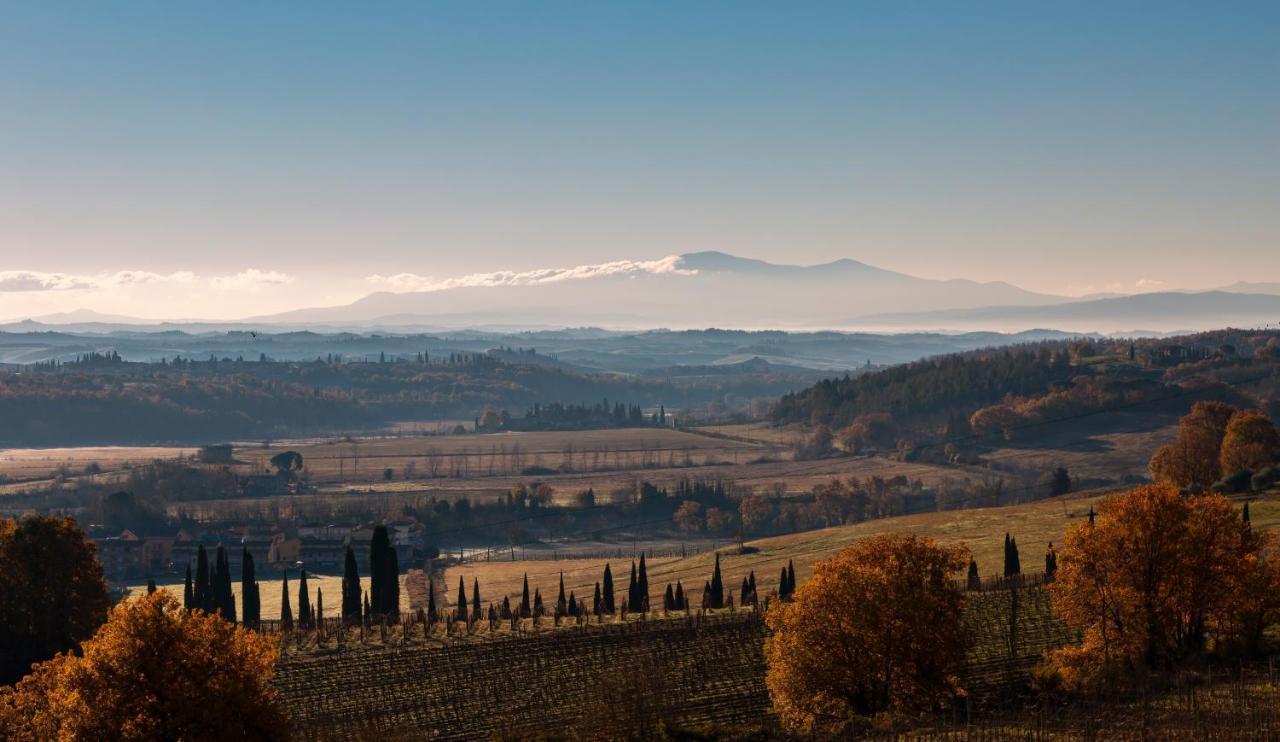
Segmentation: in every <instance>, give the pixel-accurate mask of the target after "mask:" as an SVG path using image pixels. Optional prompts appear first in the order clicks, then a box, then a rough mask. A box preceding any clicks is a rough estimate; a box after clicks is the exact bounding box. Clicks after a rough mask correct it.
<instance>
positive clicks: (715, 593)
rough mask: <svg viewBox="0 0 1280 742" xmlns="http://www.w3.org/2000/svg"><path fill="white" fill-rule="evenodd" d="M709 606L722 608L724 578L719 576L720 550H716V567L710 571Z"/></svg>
mask: <svg viewBox="0 0 1280 742" xmlns="http://www.w3.org/2000/svg"><path fill="white" fill-rule="evenodd" d="M711 607H712V608H717V609H718V608H724V580H723V578H721V576H720V552H718V551H717V552H716V568H715V571H714V572H712V573H711Z"/></svg>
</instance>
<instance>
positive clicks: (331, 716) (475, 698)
mask: <svg viewBox="0 0 1280 742" xmlns="http://www.w3.org/2000/svg"><path fill="white" fill-rule="evenodd" d="M762 639H763V626H762V625H761V623H760V622H759V621H758V620H756V619H755V617H754V616H753V614H750V613H739V614H735V615H730V616H724V617H703V618H690V619H685V620H668V621H651V622H646V623H632V624H607V625H604V626H591V627H584V628H582V629H575V630H572V631H560V632H553V633H549V634H542V635H534V636H531V637H526V638H519V637H513V638H504V639H498V640H493V641H483V642H477V643H469V644H468V643H457V644H452V645H448V646H435V647H432V646H417V647H410V648H405V649H400V650H382V651H372V650H371V651H353V652H346V653H329V654H312V655H309V656H305V657H291V658H289V659H288V660H286V661H284V662H283V663H282V664H281V666H280V668H279V669H278V671H277V675H276V684H277V687H278V688H279V689H280V692H281V696H282V698H283V700H284V702H285V705H286V706H287V708H288V710H289V712H290V714H291V716H292V717H293V719H294V722H295V724H296V727H297V730H298V732H299V736H300V737H306V738H318V739H350V738H352V737H353V736H356V735H359V734H373V733H385V732H401V731H405V730H414V731H415V732H417V733H419V734H420V735H421V736H425V737H429V738H431V739H442V740H449V739H478V738H486V737H491V736H494V735H506V736H510V737H529V736H536V735H538V734H550V733H562V732H564V731H565V730H566V729H575V728H582V727H583V725H584V724H585V725H589V728H590V730H591V731H592V733H595V734H599V733H601V732H603V731H604V730H605V729H608V728H621V727H622V726H635V725H637V724H639V725H647V726H652V725H653V724H655V723H656V720H658V719H664V720H673V721H676V722H678V723H681V724H689V725H699V724H750V723H758V722H759V721H760V720H761V719H762V718H763V717H764V715H765V714H766V713H767V709H768V705H769V699H768V694H767V693H766V691H765V687H764V673H763V672H762V670H763V667H764V657H763V651H762Z"/></svg>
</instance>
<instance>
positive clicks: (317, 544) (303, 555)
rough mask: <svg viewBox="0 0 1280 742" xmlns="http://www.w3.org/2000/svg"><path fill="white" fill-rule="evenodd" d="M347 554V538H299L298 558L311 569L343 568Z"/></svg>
mask: <svg viewBox="0 0 1280 742" xmlns="http://www.w3.org/2000/svg"><path fill="white" fill-rule="evenodd" d="M346 556H347V541H346V539H333V538H301V539H298V560H297V561H299V562H302V565H303V566H304V567H306V568H307V569H309V570H324V571H328V570H334V569H341V568H342V566H343V564H344V562H345V560H346Z"/></svg>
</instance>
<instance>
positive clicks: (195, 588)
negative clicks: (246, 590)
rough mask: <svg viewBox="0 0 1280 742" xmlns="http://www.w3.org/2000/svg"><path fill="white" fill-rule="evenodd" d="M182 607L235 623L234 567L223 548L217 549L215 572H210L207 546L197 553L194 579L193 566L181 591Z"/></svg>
mask: <svg viewBox="0 0 1280 742" xmlns="http://www.w3.org/2000/svg"><path fill="white" fill-rule="evenodd" d="M246 553H247V552H246ZM182 607H183V608H186V609H187V610H201V611H204V612H205V613H217V614H218V615H220V616H222V617H223V618H224V619H226V620H228V621H230V622H232V623H235V621H236V599H235V594H234V593H232V592H231V564H230V562H228V561H227V552H226V550H225V549H223V548H222V546H219V547H218V551H217V553H216V555H215V557H214V563H213V569H212V570H211V569H210V568H209V554H208V552H206V551H205V548H204V545H201V546H200V547H199V548H198V549H197V550H196V571H195V575H194V576H193V575H192V574H191V565H190V564H188V565H187V577H186V583H185V584H184V585H183V588H182Z"/></svg>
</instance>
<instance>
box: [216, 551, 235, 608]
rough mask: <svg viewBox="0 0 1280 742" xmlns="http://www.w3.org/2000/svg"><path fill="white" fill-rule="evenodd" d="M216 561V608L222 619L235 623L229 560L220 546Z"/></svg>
mask: <svg viewBox="0 0 1280 742" xmlns="http://www.w3.org/2000/svg"><path fill="white" fill-rule="evenodd" d="M218 561H219V562H220V564H219V565H218V610H219V611H220V612H221V613H222V618H223V619H225V620H226V621H229V622H230V623H235V622H236V594H235V593H234V592H233V591H232V590H231V560H230V559H228V558H227V554H226V550H225V549H223V548H222V546H218Z"/></svg>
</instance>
